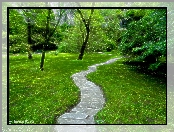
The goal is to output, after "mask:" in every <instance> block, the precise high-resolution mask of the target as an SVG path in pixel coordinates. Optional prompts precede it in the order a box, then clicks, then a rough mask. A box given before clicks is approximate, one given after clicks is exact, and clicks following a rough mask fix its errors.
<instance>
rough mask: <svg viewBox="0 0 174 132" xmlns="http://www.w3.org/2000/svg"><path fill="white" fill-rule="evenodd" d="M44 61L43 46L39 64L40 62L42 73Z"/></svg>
mask: <svg viewBox="0 0 174 132" xmlns="http://www.w3.org/2000/svg"><path fill="white" fill-rule="evenodd" d="M44 60H45V49H44V45H43V50H42V57H41V62H40V70H41V71H43V70H44V68H43V66H44Z"/></svg>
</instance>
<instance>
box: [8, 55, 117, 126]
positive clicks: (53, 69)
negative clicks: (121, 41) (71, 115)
mask: <svg viewBox="0 0 174 132" xmlns="http://www.w3.org/2000/svg"><path fill="white" fill-rule="evenodd" d="M109 54H110V53H105V54H99V53H93V54H85V55H84V60H77V57H78V54H69V53H60V54H58V55H57V56H55V55H54V54H51V53H46V58H45V65H44V71H40V70H39V65H40V58H41V55H40V54H34V55H33V59H32V60H28V59H27V54H23V55H22V54H20V55H10V56H9V120H10V121H12V122H11V123H12V124H13V123H14V121H21V122H22V121H26V120H28V122H30V123H33V124H54V123H56V122H55V121H56V120H55V119H56V117H57V116H60V115H62V114H63V113H65V112H66V111H68V110H70V109H71V108H72V107H73V106H74V105H76V104H77V103H78V102H79V99H80V98H79V95H80V91H79V89H78V87H76V85H75V84H74V82H73V80H72V79H71V78H70V76H71V75H72V74H74V73H76V72H80V71H81V70H87V67H88V66H90V65H93V64H96V63H101V62H105V61H107V60H108V59H110V58H113V57H115V56H117V54H116V53H114V52H111V54H112V55H109Z"/></svg>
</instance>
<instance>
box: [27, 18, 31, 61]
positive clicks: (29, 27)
mask: <svg viewBox="0 0 174 132" xmlns="http://www.w3.org/2000/svg"><path fill="white" fill-rule="evenodd" d="M27 28H28V45H29V48H28V59H32V53H31V21H30V18H28V27H27Z"/></svg>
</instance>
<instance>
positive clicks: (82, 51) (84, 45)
mask: <svg viewBox="0 0 174 132" xmlns="http://www.w3.org/2000/svg"><path fill="white" fill-rule="evenodd" d="M89 32H90V30H89V25H88V27H86V33H87V34H86V38H85V41H84V42H83V45H82V47H81V50H80V54H79V58H78V60H82V59H83V55H84V52H85V48H86V45H87V42H88V39H89Z"/></svg>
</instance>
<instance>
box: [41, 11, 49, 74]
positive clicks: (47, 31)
mask: <svg viewBox="0 0 174 132" xmlns="http://www.w3.org/2000/svg"><path fill="white" fill-rule="evenodd" d="M50 14H51V9H48V16H47V23H46V33H45V43H44V44H43V49H42V57H41V62H40V70H41V71H43V70H44V61H45V45H47V44H48V43H49V35H50V32H49V30H50Z"/></svg>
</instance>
